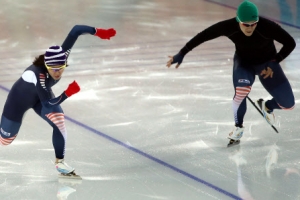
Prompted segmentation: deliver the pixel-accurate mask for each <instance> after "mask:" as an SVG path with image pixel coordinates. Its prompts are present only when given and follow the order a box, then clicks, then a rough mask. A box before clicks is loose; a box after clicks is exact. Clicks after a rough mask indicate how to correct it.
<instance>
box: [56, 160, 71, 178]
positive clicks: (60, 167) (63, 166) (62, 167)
mask: <svg viewBox="0 0 300 200" xmlns="http://www.w3.org/2000/svg"><path fill="white" fill-rule="evenodd" d="M55 167H56V169H57V171H58V172H59V173H61V174H64V175H66V174H72V173H73V172H74V171H75V169H74V168H73V167H70V166H69V165H67V163H65V162H64V159H60V160H58V161H57V163H55Z"/></svg>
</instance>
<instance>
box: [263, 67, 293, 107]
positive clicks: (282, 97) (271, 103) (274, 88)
mask: <svg viewBox="0 0 300 200" xmlns="http://www.w3.org/2000/svg"><path fill="white" fill-rule="evenodd" d="M266 66H267V67H270V68H271V69H272V70H273V77H272V78H271V77H268V78H266V79H264V78H263V77H262V76H259V80H260V82H261V83H262V85H263V86H264V88H265V89H266V90H267V91H268V92H269V93H270V95H271V96H272V97H273V98H272V99H271V100H268V101H266V107H267V108H268V109H269V110H270V111H271V112H272V111H273V110H274V109H283V110H292V109H293V108H294V106H295V98H294V94H293V91H292V88H291V85H290V83H289V81H288V79H287V78H286V76H285V74H284V72H283V70H282V68H281V66H280V65H279V64H278V63H276V62H269V63H266V65H265V66H264V68H265V67H266Z"/></svg>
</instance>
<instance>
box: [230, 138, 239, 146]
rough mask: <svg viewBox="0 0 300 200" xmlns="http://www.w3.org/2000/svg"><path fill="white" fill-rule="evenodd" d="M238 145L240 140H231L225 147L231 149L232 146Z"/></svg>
mask: <svg viewBox="0 0 300 200" xmlns="http://www.w3.org/2000/svg"><path fill="white" fill-rule="evenodd" d="M239 143H240V140H233V139H230V140H229V143H228V144H227V147H232V146H234V145H237V144H239Z"/></svg>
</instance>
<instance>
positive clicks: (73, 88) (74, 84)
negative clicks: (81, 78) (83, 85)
mask: <svg viewBox="0 0 300 200" xmlns="http://www.w3.org/2000/svg"><path fill="white" fill-rule="evenodd" d="M79 91H80V87H79V85H78V84H77V82H76V81H73V82H72V83H71V84H69V87H68V88H67V89H66V91H65V94H66V95H67V97H70V96H72V95H73V94H76V93H77V92H79Z"/></svg>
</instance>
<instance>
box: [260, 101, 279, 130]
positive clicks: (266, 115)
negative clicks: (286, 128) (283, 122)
mask: <svg viewBox="0 0 300 200" xmlns="http://www.w3.org/2000/svg"><path fill="white" fill-rule="evenodd" d="M257 104H258V106H259V108H260V110H261V112H262V113H263V115H264V118H265V119H266V121H267V122H268V123H269V124H270V125H274V124H275V122H276V121H275V115H274V113H273V112H270V111H269V110H268V108H267V107H266V102H265V101H264V100H263V99H259V100H257Z"/></svg>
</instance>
